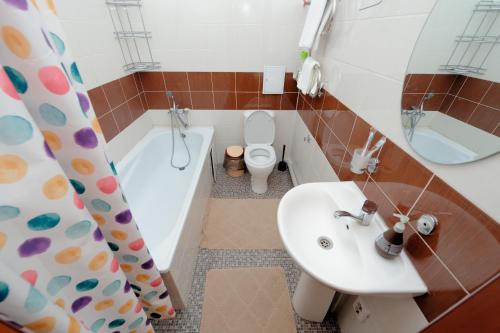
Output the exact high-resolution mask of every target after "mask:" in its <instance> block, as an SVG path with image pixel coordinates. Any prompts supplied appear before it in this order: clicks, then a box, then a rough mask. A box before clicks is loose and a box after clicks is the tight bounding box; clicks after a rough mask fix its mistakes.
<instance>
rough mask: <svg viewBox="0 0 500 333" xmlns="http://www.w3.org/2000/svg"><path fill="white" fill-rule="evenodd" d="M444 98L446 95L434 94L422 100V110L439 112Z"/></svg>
mask: <svg viewBox="0 0 500 333" xmlns="http://www.w3.org/2000/svg"><path fill="white" fill-rule="evenodd" d="M446 96H447V94H435V95H434V96H432V97H430V98H429V99H426V100H424V110H426V111H439V110H440V109H441V105H442V104H443V101H444V99H445V98H446Z"/></svg>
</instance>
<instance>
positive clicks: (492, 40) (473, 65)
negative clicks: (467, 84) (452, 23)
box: [439, 0, 500, 74]
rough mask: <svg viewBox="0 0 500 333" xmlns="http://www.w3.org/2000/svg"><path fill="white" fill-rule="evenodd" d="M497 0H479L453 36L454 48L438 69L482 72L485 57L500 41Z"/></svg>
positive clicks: (459, 72) (499, 5)
mask: <svg viewBox="0 0 500 333" xmlns="http://www.w3.org/2000/svg"><path fill="white" fill-rule="evenodd" d="M499 16H500V1H485V0H482V1H479V2H478V3H477V4H476V6H475V7H474V9H473V10H472V14H471V16H470V18H469V20H468V21H467V24H466V25H465V29H464V30H463V32H462V34H461V35H459V36H457V38H456V39H455V43H456V44H455V48H454V49H453V51H452V52H451V54H450V57H449V58H448V61H447V62H446V64H445V65H441V66H440V67H439V69H440V70H443V71H447V72H450V73H454V74H484V73H485V72H486V68H485V67H484V65H485V63H486V60H488V57H489V56H490V54H491V52H492V51H493V49H494V47H495V46H496V45H497V44H500V20H498V18H499Z"/></svg>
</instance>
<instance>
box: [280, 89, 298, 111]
mask: <svg viewBox="0 0 500 333" xmlns="http://www.w3.org/2000/svg"><path fill="white" fill-rule="evenodd" d="M298 96H299V95H298V94H297V93H284V94H283V95H282V96H281V105H280V108H281V110H296V109H297V99H298Z"/></svg>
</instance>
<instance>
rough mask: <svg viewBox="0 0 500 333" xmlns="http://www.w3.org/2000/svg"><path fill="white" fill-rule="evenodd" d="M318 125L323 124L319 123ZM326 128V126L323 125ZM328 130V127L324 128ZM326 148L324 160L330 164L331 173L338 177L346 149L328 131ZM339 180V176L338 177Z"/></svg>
mask: <svg viewBox="0 0 500 333" xmlns="http://www.w3.org/2000/svg"><path fill="white" fill-rule="evenodd" d="M320 123H324V122H323V121H321V122H320ZM325 127H326V125H325ZM326 128H328V127H326ZM327 140H328V141H327V143H326V146H325V148H324V150H323V151H324V153H325V156H326V159H327V160H328V162H329V163H330V165H331V167H332V168H333V171H335V173H336V174H337V175H340V168H341V167H342V160H343V158H344V155H345V153H346V149H345V147H344V145H343V144H342V143H340V140H339V139H338V138H337V137H336V136H335V134H333V133H332V132H331V131H329V135H328V139H327ZM339 178H340V176H339Z"/></svg>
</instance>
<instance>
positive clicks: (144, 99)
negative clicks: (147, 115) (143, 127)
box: [139, 92, 148, 110]
mask: <svg viewBox="0 0 500 333" xmlns="http://www.w3.org/2000/svg"><path fill="white" fill-rule="evenodd" d="M139 96H140V97H141V103H142V107H143V108H144V110H147V109H148V102H147V101H146V93H144V92H142V93H141V94H140V95H139Z"/></svg>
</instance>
